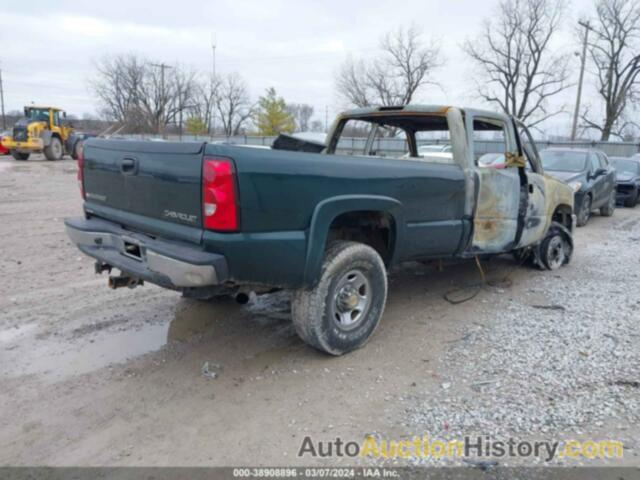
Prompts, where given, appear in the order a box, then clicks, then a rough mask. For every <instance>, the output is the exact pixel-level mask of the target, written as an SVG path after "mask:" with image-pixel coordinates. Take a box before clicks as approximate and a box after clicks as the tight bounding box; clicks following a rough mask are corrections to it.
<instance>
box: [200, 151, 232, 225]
mask: <svg viewBox="0 0 640 480" xmlns="http://www.w3.org/2000/svg"><path fill="white" fill-rule="evenodd" d="M202 218H203V224H204V228H205V229H206V230H217V231H220V232H235V231H237V230H238V205H237V195H236V182H235V171H234V168H233V163H232V162H231V160H229V159H227V158H210V157H209V158H205V159H204V161H203V164H202Z"/></svg>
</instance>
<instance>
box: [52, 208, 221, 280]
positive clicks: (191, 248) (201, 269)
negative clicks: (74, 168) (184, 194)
mask: <svg viewBox="0 0 640 480" xmlns="http://www.w3.org/2000/svg"><path fill="white" fill-rule="evenodd" d="M64 223H65V226H66V229H67V235H68V236H69V238H70V239H71V241H72V242H73V243H75V244H76V246H77V247H78V248H79V249H80V250H81V251H82V252H83V253H85V254H86V255H88V256H90V257H93V258H95V259H96V260H98V261H99V262H102V263H104V264H106V265H109V266H111V267H114V268H117V269H119V270H121V271H122V272H123V273H125V274H128V275H130V276H132V277H136V278H139V279H141V280H145V281H147V282H150V283H155V284H157V285H160V286H162V287H166V288H173V289H180V288H195V287H207V286H212V285H219V284H221V283H224V282H225V281H226V280H227V277H228V270H227V262H226V260H225V258H224V257H223V256H222V255H219V254H216V253H209V252H205V251H203V250H201V249H200V248H199V247H198V246H195V245H189V244H185V243H182V242H173V241H169V240H161V239H157V238H151V237H149V236H147V235H143V234H139V233H135V232H131V231H129V230H125V229H124V228H122V227H120V226H119V225H117V224H115V223H112V222H108V221H106V220H102V219H97V218H91V219H85V218H82V217H80V218H67V219H65V221H64Z"/></svg>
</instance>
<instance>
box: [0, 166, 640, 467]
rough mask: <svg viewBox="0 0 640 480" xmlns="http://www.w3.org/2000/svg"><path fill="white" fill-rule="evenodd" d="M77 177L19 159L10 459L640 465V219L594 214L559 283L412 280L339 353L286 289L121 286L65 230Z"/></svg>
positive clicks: (432, 275) (12, 233)
mask: <svg viewBox="0 0 640 480" xmlns="http://www.w3.org/2000/svg"><path fill="white" fill-rule="evenodd" d="M75 173H76V168H75V163H74V162H72V161H70V160H64V161H61V162H46V161H44V160H42V159H40V158H34V159H30V160H29V161H28V162H15V161H13V160H11V159H10V158H8V157H0V242H2V249H0V269H1V271H2V273H3V278H5V279H10V280H8V281H3V282H0V384H1V385H2V388H0V405H2V408H1V409H0V465H34V464H37V465H54V466H56V465H58V466H59V465H73V466H86V465H91V466H113V465H122V466H145V465H154V466H163V465H172V466H208V465H246V464H250V465H261V466H265V465H271V466H273V465H305V466H308V465H321V466H326V465H335V464H338V465H353V464H362V463H366V464H370V463H377V462H375V461H373V460H370V459H360V458H358V459H351V458H345V457H342V458H338V459H335V458H334V459H324V458H309V457H304V458H299V457H298V456H297V453H298V451H299V449H300V446H301V444H302V439H303V438H304V437H305V436H307V435H309V436H311V437H312V438H313V439H314V440H316V441H332V440H334V439H335V438H336V437H340V438H341V439H343V441H357V442H361V441H362V440H363V439H364V438H365V437H366V436H367V435H374V436H376V437H378V438H382V439H387V440H405V439H412V438H413V437H415V436H422V435H424V434H428V435H429V436H430V437H442V438H457V439H459V438H460V436H461V434H464V435H470V434H472V433H479V434H482V435H492V436H494V437H495V439H500V438H505V437H507V436H510V435H513V436H514V437H516V438H518V439H545V438H548V439H557V440H568V439H571V438H579V439H598V440H599V439H607V438H611V439H615V440H622V441H624V445H625V457H624V459H623V460H616V461H613V460H611V461H607V462H604V463H605V464H607V465H633V466H639V465H640V460H639V459H638V456H637V451H638V445H639V444H640V442H639V441H640V425H639V423H640V422H638V416H639V408H638V401H639V400H638V393H639V389H638V384H637V382H638V381H639V380H640V378H638V372H639V371H640V369H639V368H638V367H639V366H640V365H639V348H640V347H639V342H638V336H639V335H640V326H639V324H638V320H639V318H638V313H637V312H638V308H637V307H638V300H639V299H640V298H639V296H638V294H637V291H638V287H637V283H638V272H639V270H638V266H639V263H640V248H638V247H639V246H640V207H639V208H636V209H633V210H631V209H619V210H618V211H617V212H616V214H615V216H614V217H613V218H603V217H599V216H595V217H594V218H593V219H592V220H591V221H590V223H589V225H588V226H587V227H585V228H582V229H579V230H578V231H577V232H576V235H575V241H576V249H575V256H574V259H573V261H572V263H571V264H570V265H569V266H568V267H566V268H562V269H560V270H559V271H557V272H553V273H551V272H541V271H538V270H535V269H531V268H526V267H518V266H517V265H516V264H515V263H514V261H513V260H512V259H511V258H510V257H499V258H495V259H493V260H491V261H489V262H485V263H484V266H485V268H486V271H487V275H488V276H489V277H490V278H492V279H502V278H504V277H505V276H508V277H509V280H510V281H509V282H501V285H502V286H501V287H486V288H483V289H482V290H481V291H480V292H479V293H478V295H477V296H475V297H474V298H473V299H471V300H469V301H467V302H465V303H462V304H459V305H451V304H449V303H447V302H446V301H445V300H444V299H443V296H444V295H445V294H446V293H447V292H448V291H450V290H451V289H455V288H460V287H462V286H464V285H468V284H473V283H476V282H478V280H479V275H478V271H477V269H476V266H475V264H474V263H473V262H466V263H462V264H455V265H446V266H445V268H444V269H443V270H442V271H440V270H439V269H438V268H436V266H434V265H423V264H418V263H413V264H409V265H406V266H404V267H403V268H399V269H397V270H395V271H394V272H392V274H391V276H390V288H389V297H388V303H387V308H386V310H385V314H384V317H383V319H382V321H381V324H380V326H379V328H378V329H377V331H376V333H375V335H374V336H373V338H372V339H371V341H370V342H369V343H368V344H367V345H366V346H365V348H362V349H360V350H358V351H356V352H353V353H351V354H349V355H346V356H343V357H339V358H333V357H327V356H326V355H322V354H319V353H317V352H315V351H314V350H312V349H310V348H308V347H307V346H306V345H304V344H303V343H302V342H301V341H300V340H299V339H298V338H297V336H296V335H295V332H294V329H293V327H292V325H291V322H290V319H289V308H290V306H289V297H288V295H287V294H286V293H280V294H275V295H271V296H264V297H260V298H259V299H258V300H257V301H255V302H254V303H253V304H250V305H248V306H246V307H241V306H238V305H236V304H235V303H232V302H214V303H206V302H196V301H193V300H187V299H183V298H181V297H180V295H179V294H177V293H175V292H169V291H166V290H163V289H160V288H157V287H154V286H152V285H148V286H145V287H143V288H136V289H135V290H129V289H119V290H117V291H111V290H109V289H107V288H106V278H105V276H102V277H100V276H96V275H95V274H94V273H93V263H92V261H91V260H90V259H89V258H87V257H84V256H83V255H81V254H80V253H79V252H78V250H77V249H76V248H74V247H73V245H71V244H70V242H69V241H68V239H67V237H66V235H65V233H64V228H63V224H62V219H63V218H64V217H66V216H72V215H79V214H80V213H81V203H80V199H79V194H78V190H77V185H76V180H75ZM462 293H466V292H462ZM539 307H545V308H539ZM546 307H550V308H546ZM518 462H520V464H527V465H528V464H531V463H532V462H534V460H532V459H520V461H518V460H509V461H508V462H507V461H502V460H501V461H500V463H501V464H512V463H515V464H517V463H518ZM588 462H592V461H586V460H572V461H571V462H568V461H565V463H567V464H570V465H578V464H591V463H588ZM593 462H594V464H595V461H593ZM386 463H394V462H393V461H391V460H390V461H388V462H386ZM395 463H398V464H402V463H403V462H402V461H400V460H397V461H396V462H395ZM405 463H406V462H405ZM408 463H410V464H411V463H414V462H413V461H408ZM447 463H448V462H447V461H444V460H439V461H438V464H447ZM453 463H465V464H466V463H467V462H462V461H459V460H455V461H453Z"/></svg>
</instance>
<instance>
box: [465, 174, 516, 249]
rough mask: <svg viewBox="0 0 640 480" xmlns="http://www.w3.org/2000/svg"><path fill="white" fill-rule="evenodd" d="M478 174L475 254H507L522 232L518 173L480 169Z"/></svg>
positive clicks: (474, 223)
mask: <svg viewBox="0 0 640 480" xmlns="http://www.w3.org/2000/svg"><path fill="white" fill-rule="evenodd" d="M477 173H478V183H479V190H478V200H477V202H478V205H477V209H476V214H475V217H474V221H473V227H474V228H473V242H472V247H473V251H480V252H486V253H497V252H504V251H507V250H509V249H510V248H512V247H513V244H514V241H515V238H516V233H517V229H518V210H519V206H520V187H519V179H518V171H517V169H515V168H508V169H504V170H497V169H490V168H486V169H481V168H479V169H478V170H477Z"/></svg>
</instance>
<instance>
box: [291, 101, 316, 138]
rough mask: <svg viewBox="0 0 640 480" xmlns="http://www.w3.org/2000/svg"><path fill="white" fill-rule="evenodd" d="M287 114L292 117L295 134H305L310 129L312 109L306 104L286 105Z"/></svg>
mask: <svg viewBox="0 0 640 480" xmlns="http://www.w3.org/2000/svg"><path fill="white" fill-rule="evenodd" d="M286 110H287V112H288V113H289V114H290V115H291V116H292V117H293V120H294V122H295V124H296V129H295V131H296V132H306V131H308V130H309V129H310V123H309V122H310V121H311V117H313V107H312V106H311V105H308V104H306V103H287V106H286Z"/></svg>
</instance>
